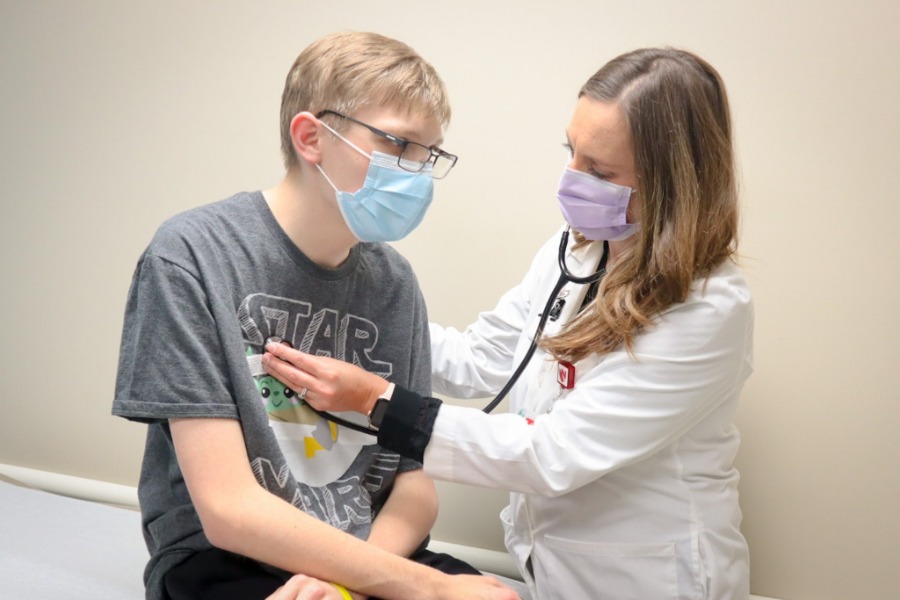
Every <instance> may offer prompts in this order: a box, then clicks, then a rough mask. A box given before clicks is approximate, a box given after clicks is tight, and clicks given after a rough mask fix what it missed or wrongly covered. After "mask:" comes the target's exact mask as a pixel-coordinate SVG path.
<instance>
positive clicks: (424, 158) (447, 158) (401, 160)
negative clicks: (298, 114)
mask: <svg viewBox="0 0 900 600" xmlns="http://www.w3.org/2000/svg"><path fill="white" fill-rule="evenodd" d="M325 115H334V116H336V117H340V118H341V119H347V120H348V121H352V122H354V123H356V124H357V125H362V126H363V127H365V128H366V129H368V130H369V131H371V132H372V133H374V134H375V135H377V136H378V137H382V138H384V139H386V140H387V141H389V142H391V143H392V144H394V145H396V146H397V147H398V148H400V156H398V157H397V165H398V166H399V167H400V168H401V169H403V170H404V171H411V172H413V173H418V172H419V171H421V170H422V169H424V168H425V165H428V164H431V165H432V168H431V175H432V177H434V178H435V179H443V178H444V177H446V176H447V173H449V172H450V169H452V168H453V166H454V165H456V161H457V159H458V157H457V156H456V155H455V154H450V153H449V152H444V151H443V150H441V149H440V148H434V147H432V148H429V147H428V146H423V145H422V144H418V143H416V142H410V141H409V140H405V139H403V138H402V137H397V136H396V135H392V134H390V133H388V132H386V131H382V130H380V129H378V128H377V127H372V126H371V125H368V124H366V123H363V122H362V121H357V120H356V119H354V118H353V117H348V116H347V115H344V114H341V113H339V112H337V111H334V110H323V111H321V112H320V113H319V114H317V115H316V118H317V119H321V118H322V117H324V116H325Z"/></svg>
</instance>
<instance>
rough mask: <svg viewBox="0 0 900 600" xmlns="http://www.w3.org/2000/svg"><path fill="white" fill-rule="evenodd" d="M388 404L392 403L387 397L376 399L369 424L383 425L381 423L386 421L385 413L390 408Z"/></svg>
mask: <svg viewBox="0 0 900 600" xmlns="http://www.w3.org/2000/svg"><path fill="white" fill-rule="evenodd" d="M388 404H390V400H388V399H387V398H379V399H378V400H376V401H375V406H373V407H372V412H371V413H369V424H370V425H371V426H372V427H375V428H378V427H381V423H382V421H384V414H385V413H386V412H387V409H388Z"/></svg>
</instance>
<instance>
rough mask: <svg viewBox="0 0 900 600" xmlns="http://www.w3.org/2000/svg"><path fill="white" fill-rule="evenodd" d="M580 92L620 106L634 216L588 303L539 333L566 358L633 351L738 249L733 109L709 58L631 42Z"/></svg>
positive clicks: (555, 352) (550, 348) (545, 345)
mask: <svg viewBox="0 0 900 600" xmlns="http://www.w3.org/2000/svg"><path fill="white" fill-rule="evenodd" d="M583 96H586V97H588V98H590V99H593V100H597V101H601V102H615V103H617V104H618V105H619V106H620V107H621V109H622V112H623V113H624V115H625V120H626V123H627V126H628V128H629V132H630V135H631V146H632V152H633V154H634V164H635V171H636V173H635V174H636V176H637V188H636V190H635V195H634V196H633V199H632V201H633V202H639V210H638V211H637V214H639V215H640V221H641V222H640V227H639V231H638V233H636V234H635V236H636V237H635V240H634V244H633V245H631V246H630V247H629V248H628V249H627V250H625V251H624V252H623V253H622V255H620V256H619V258H618V259H617V260H616V262H615V264H614V265H612V266H611V267H610V269H609V272H608V273H607V275H606V277H605V278H604V279H603V281H602V283H601V285H600V290H599V293H598V294H597V298H596V299H595V300H594V302H593V304H592V305H591V306H590V307H588V308H587V309H585V310H584V311H583V312H582V314H581V315H580V316H579V317H578V318H577V319H575V320H574V321H573V322H572V323H570V324H569V325H568V326H567V327H566V328H565V329H564V330H563V331H562V332H561V333H560V334H558V335H556V336H554V337H552V338H549V339H545V340H543V342H542V347H543V348H544V349H545V350H546V351H547V352H549V353H550V354H552V355H553V356H555V357H556V358H559V359H563V360H569V361H573V362H574V361H577V360H580V359H582V358H584V357H586V356H588V355H590V354H593V353H596V354H600V355H603V354H607V353H609V352H612V351H613V350H616V349H618V348H620V347H622V346H623V345H624V347H625V348H626V349H627V350H628V351H631V350H632V348H633V344H634V339H635V336H636V335H637V334H638V333H640V332H641V331H642V330H644V329H645V328H647V327H651V326H652V324H653V319H654V317H655V316H657V315H659V314H660V312H662V311H664V310H665V309H667V308H668V307H670V306H672V305H673V304H676V303H679V302H684V301H685V300H686V299H687V296H688V294H689V292H690V288H691V285H692V284H693V282H694V281H695V280H696V279H698V278H703V277H706V276H708V275H709V274H710V273H711V272H712V271H713V270H714V269H715V268H716V267H717V266H718V265H720V264H721V263H722V262H723V261H724V260H726V259H729V258H730V257H731V256H732V255H733V254H734V253H735V251H736V249H737V229H738V206H737V186H736V183H735V168H734V150H733V147H732V134H731V115H730V110H729V108H728V98H727V96H726V93H725V87H724V85H723V83H722V79H721V77H720V76H719V74H718V73H717V72H716V70H715V69H713V68H712V66H710V65H709V64H708V63H707V62H706V61H704V60H703V59H701V58H699V57H698V56H695V55H694V54H691V53H690V52H686V51H683V50H676V49H671V48H650V49H642V50H636V51H633V52H629V53H627V54H623V55H622V56H619V57H617V58H615V59H613V60H612V61H610V62H609V63H607V64H606V65H604V66H603V67H602V68H601V69H600V70H599V71H597V73H596V74H595V75H594V76H593V77H591V78H590V79H589V80H588V81H587V83H585V84H584V86H583V87H582V88H581V91H580V92H579V94H578V97H579V98H581V97H583Z"/></svg>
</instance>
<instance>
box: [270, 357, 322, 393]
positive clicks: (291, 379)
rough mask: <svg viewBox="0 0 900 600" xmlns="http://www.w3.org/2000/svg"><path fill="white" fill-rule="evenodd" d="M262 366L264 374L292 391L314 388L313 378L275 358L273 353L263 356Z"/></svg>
mask: <svg viewBox="0 0 900 600" xmlns="http://www.w3.org/2000/svg"><path fill="white" fill-rule="evenodd" d="M262 364H263V369H265V371H266V373H268V374H269V375H271V376H272V377H274V378H275V379H277V380H278V381H280V382H281V383H283V384H284V385H286V386H287V387H289V388H290V389H292V390H296V391H297V392H300V390H303V389H307V388H312V387H314V383H315V377H314V376H313V375H312V374H310V373H307V372H306V371H304V370H303V369H300V368H297V367H295V366H294V365H293V364H291V363H289V362H285V361H284V360H282V359H280V358H276V357H275V356H274V353H268V352H267V353H266V354H263V358H262Z"/></svg>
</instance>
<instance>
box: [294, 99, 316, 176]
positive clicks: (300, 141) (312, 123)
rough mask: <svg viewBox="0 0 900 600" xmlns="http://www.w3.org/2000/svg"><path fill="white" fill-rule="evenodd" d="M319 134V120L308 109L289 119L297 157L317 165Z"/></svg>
mask: <svg viewBox="0 0 900 600" xmlns="http://www.w3.org/2000/svg"><path fill="white" fill-rule="evenodd" d="M321 140H322V138H321V137H320V136H319V120H318V119H316V117H315V116H313V114H312V113H311V112H309V111H303V112H300V113H297V114H296V115H294V118H293V119H291V142H292V143H293V145H294V152H296V153H297V158H302V159H304V160H305V161H306V162H308V163H310V164H313V165H317V164H319V161H320V160H321V147H320V143H321Z"/></svg>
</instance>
